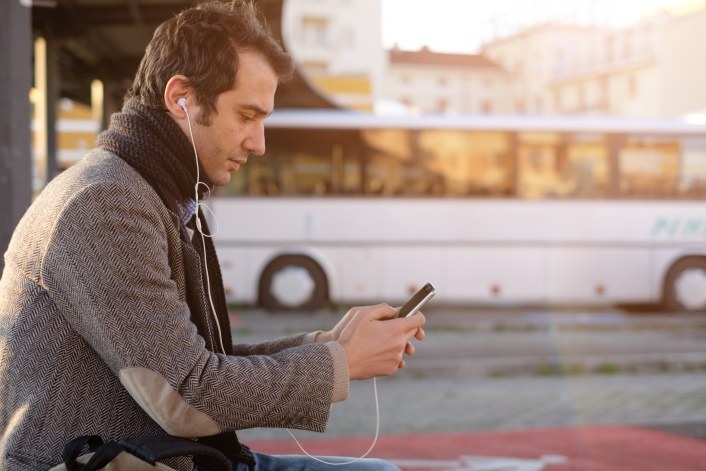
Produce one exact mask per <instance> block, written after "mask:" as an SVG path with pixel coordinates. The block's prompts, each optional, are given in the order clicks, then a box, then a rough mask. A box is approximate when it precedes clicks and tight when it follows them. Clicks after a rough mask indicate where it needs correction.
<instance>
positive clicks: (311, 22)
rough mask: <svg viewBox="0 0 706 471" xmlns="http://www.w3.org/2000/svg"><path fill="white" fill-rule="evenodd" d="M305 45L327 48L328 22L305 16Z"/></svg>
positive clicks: (303, 25) (303, 29) (303, 30)
mask: <svg viewBox="0 0 706 471" xmlns="http://www.w3.org/2000/svg"><path fill="white" fill-rule="evenodd" d="M302 32H303V35H304V43H305V44H309V45H316V46H325V45H327V43H328V21H326V19H324V18H316V17H311V16H305V17H304V18H302Z"/></svg>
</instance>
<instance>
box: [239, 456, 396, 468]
mask: <svg viewBox="0 0 706 471" xmlns="http://www.w3.org/2000/svg"><path fill="white" fill-rule="evenodd" d="M252 454H253V456H254V457H255V471H335V470H338V469H340V470H346V471H348V470H355V471H400V469H399V468H398V467H397V466H395V465H394V464H392V463H388V462H387V461H384V460H380V459H377V458H365V459H361V460H357V461H355V462H353V463H350V464H347V465H345V464H340V463H345V462H348V461H353V460H354V458H342V457H340V456H318V457H317V458H318V459H320V460H322V461H326V462H329V463H339V464H338V465H330V464H325V463H321V462H319V461H316V460H315V459H313V458H310V457H308V456H306V455H266V454H264V453H258V452H256V451H253V452H252ZM233 471H248V467H247V465H244V464H241V463H237V464H234V466H233Z"/></svg>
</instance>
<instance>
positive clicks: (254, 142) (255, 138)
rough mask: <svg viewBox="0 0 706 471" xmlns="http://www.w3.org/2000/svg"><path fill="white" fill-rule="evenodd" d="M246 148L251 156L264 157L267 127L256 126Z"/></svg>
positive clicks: (246, 142)
mask: <svg viewBox="0 0 706 471" xmlns="http://www.w3.org/2000/svg"><path fill="white" fill-rule="evenodd" d="M245 147H246V149H247V151H248V152H249V153H250V154H254V155H258V156H262V155H264V154H265V125H264V124H260V125H259V126H256V129H254V130H253V132H252V134H251V135H250V136H249V137H248V138H247V139H246V140H245Z"/></svg>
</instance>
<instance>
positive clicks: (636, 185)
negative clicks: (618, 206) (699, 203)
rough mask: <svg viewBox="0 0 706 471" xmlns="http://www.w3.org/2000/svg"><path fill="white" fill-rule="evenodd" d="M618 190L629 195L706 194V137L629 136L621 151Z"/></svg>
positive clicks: (681, 195)
mask: <svg viewBox="0 0 706 471" xmlns="http://www.w3.org/2000/svg"><path fill="white" fill-rule="evenodd" d="M620 193H621V195H622V196H624V197H628V198H667V199H670V198H703V197H705V196H706V139H704V138H698V137H694V138H689V137H664V138H656V137H644V136H632V137H630V138H628V140H627V141H626V143H625V145H624V146H623V147H622V149H621V151H620Z"/></svg>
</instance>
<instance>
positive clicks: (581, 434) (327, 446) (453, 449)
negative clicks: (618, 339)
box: [248, 426, 706, 471]
mask: <svg viewBox="0 0 706 471" xmlns="http://www.w3.org/2000/svg"><path fill="white" fill-rule="evenodd" d="M295 435H296V432H295ZM302 443H303V445H304V447H305V449H306V450H307V451H308V452H309V453H312V454H319V455H339V456H359V455H361V454H362V453H364V452H365V450H367V449H368V447H369V446H370V443H371V439H370V438H368V437H364V438H361V437H355V438H332V439H317V440H308V441H303V442H302ZM248 445H250V446H251V447H252V448H254V449H255V450H258V451H262V452H265V453H273V454H283V453H301V452H300V450H299V449H298V447H297V445H296V444H295V443H294V441H293V440H291V439H290V440H277V441H249V442H248ZM370 456H375V457H380V458H386V459H390V460H392V461H395V462H397V463H398V464H399V465H400V466H401V467H402V469H403V470H409V471H423V470H441V469H445V470H480V469H484V470H501V469H502V470H518V471H519V470H540V469H541V470H546V471H566V470H577V471H579V470H580V471H584V470H587V471H588V470H590V471H633V470H634V471H651V470H660V471H682V470H684V471H685V470H694V471H696V470H698V471H702V470H706V441H702V440H698V439H695V438H688V437H684V436H680V435H674V434H670V433H665V432H660V431H655V430H651V429H644V428H637V427H627V426H599V427H575V428H552V429H532V430H521V431H502V432H487V433H483V432H469V433H447V434H433V435H396V436H382V437H380V439H379V440H378V443H377V446H376V447H375V449H374V450H373V451H372V453H371V454H370ZM543 456H544V459H543V458H542V457H543ZM490 457H492V458H493V460H491V461H493V462H494V463H495V467H491V466H489V465H490V463H488V462H483V459H484V458H490ZM503 458H504V459H507V460H509V461H508V462H507V466H506V467H504V468H501V467H497V466H498V465H499V460H501V459H503ZM542 461H544V464H543V465H542V464H541V463H542ZM344 468H348V469H355V466H354V465H352V466H350V467H344ZM332 469H335V468H332ZM338 469H341V468H340V467H338Z"/></svg>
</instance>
